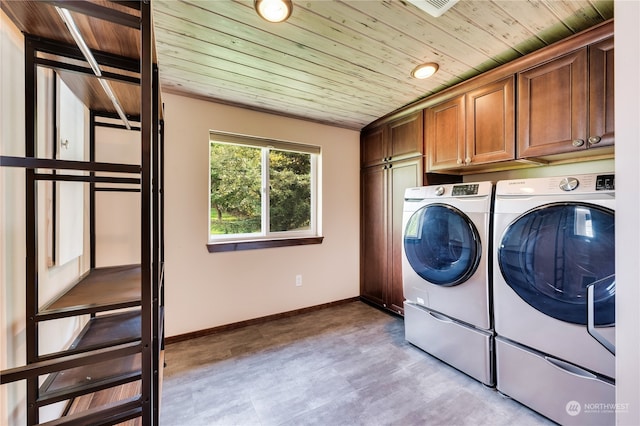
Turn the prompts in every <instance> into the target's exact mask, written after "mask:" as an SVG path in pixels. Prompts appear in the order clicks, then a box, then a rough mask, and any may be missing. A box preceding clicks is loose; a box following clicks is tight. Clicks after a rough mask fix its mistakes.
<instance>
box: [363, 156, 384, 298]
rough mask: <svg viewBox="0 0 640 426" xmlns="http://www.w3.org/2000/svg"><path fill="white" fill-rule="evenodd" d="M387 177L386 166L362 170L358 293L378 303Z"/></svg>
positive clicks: (382, 288)
mask: <svg viewBox="0 0 640 426" xmlns="http://www.w3.org/2000/svg"><path fill="white" fill-rule="evenodd" d="M386 180H387V168H386V166H374V167H367V168H365V169H364V170H363V171H362V182H361V191H362V195H361V227H360V295H361V296H363V297H365V298H366V299H368V300H369V301H370V302H373V303H375V304H377V305H380V306H382V305H383V304H384V288H385V285H386V281H387V272H386V271H387V253H388V252H387V232H386V228H387V226H386V221H387V212H386V204H387V196H386Z"/></svg>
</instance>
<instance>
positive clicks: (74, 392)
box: [38, 354, 141, 405]
mask: <svg viewBox="0 0 640 426" xmlns="http://www.w3.org/2000/svg"><path fill="white" fill-rule="evenodd" d="M140 368H141V356H140V354H134V355H129V356H125V357H120V358H115V359H111V360H108V361H104V362H100V363H96V364H90V365H86V366H81V367H76V368H70V369H68V370H64V371H60V372H58V373H55V374H52V375H51V376H49V377H48V378H47V380H45V382H44V383H43V385H42V387H41V388H40V396H39V398H38V402H39V403H40V404H42V405H46V404H48V403H53V402H57V401H62V400H65V399H70V398H71V397H74V396H78V395H83V394H87V393H92V392H96V391H99V390H101V389H105V388H109V387H113V386H116V385H120V384H123V383H127V382H132V381H134V380H139V379H140V377H141V370H140Z"/></svg>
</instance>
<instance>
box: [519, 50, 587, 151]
mask: <svg viewBox="0 0 640 426" xmlns="http://www.w3.org/2000/svg"><path fill="white" fill-rule="evenodd" d="M586 119H587V48H586V47H585V48H582V49H580V50H577V51H575V52H572V53H570V54H568V55H565V56H562V57H560V58H558V59H555V60H553V61H550V62H547V63H545V64H543V65H540V66H538V67H535V68H532V69H529V70H527V71H523V72H521V73H519V74H518V158H525V157H536V156H542V155H549V154H559V153H563V152H570V151H572V150H582V149H584V146H583V145H580V142H579V141H583V142H586V140H585V139H586V129H587V123H586ZM574 141H577V142H575V144H576V145H578V146H574V145H573V143H574Z"/></svg>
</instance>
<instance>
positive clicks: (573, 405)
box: [493, 174, 616, 425]
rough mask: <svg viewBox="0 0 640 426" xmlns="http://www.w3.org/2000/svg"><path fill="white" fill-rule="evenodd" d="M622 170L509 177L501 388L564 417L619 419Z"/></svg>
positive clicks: (501, 261)
mask: <svg viewBox="0 0 640 426" xmlns="http://www.w3.org/2000/svg"><path fill="white" fill-rule="evenodd" d="M614 221H615V198H614V175H613V174H588V175H577V176H566V177H553V178H535V179H518V180H508V181H500V182H498V183H497V185H496V196H495V205H494V247H495V255H494V260H493V263H494V266H493V274H494V278H493V286H494V291H493V298H494V299H493V300H494V319H495V332H496V335H497V337H496V376H497V377H496V378H497V383H496V386H497V389H498V390H499V391H500V392H502V393H504V394H506V395H509V396H511V397H513V398H514V399H516V400H519V401H520V402H522V403H524V404H525V405H527V406H529V407H531V408H532V409H534V410H536V411H538V412H540V413H541V414H543V415H545V416H547V417H549V418H550V419H552V420H554V421H556V422H558V423H561V424H563V425H571V424H576V425H588V424H597V425H602V424H613V423H614V422H615V407H616V405H615V381H614V378H615V341H614V337H615V239H614V231H615V227H614Z"/></svg>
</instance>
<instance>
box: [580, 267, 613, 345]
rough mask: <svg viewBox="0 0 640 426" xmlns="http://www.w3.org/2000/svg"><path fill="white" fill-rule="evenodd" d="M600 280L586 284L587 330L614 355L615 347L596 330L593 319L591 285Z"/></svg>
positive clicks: (593, 309) (593, 306)
mask: <svg viewBox="0 0 640 426" xmlns="http://www.w3.org/2000/svg"><path fill="white" fill-rule="evenodd" d="M609 278H611V277H610V276H609V277H605V278H603V279H602V280H605V279H609ZM602 280H598V281H594V282H593V283H591V284H589V285H588V286H587V332H589V334H590V335H591V337H593V338H594V339H596V340H597V341H598V343H600V344H601V345H602V346H604V347H605V349H606V350H608V351H609V352H611V353H612V354H613V355H614V356H615V354H616V347H615V345H614V344H613V343H611V342H610V341H608V340H607V339H605V338H604V336H603V335H602V334H600V333H598V331H597V330H596V326H595V319H594V315H595V313H594V311H595V302H594V297H593V287H594V286H595V285H596V284H597V283H599V282H600V281H602Z"/></svg>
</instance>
